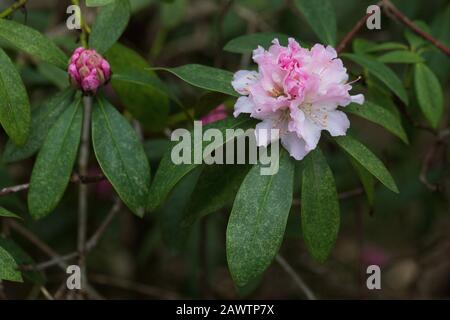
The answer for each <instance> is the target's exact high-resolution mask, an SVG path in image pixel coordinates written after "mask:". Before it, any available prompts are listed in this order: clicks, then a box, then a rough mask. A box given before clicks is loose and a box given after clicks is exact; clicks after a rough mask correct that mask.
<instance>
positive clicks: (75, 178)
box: [0, 173, 106, 197]
mask: <svg viewBox="0 0 450 320" xmlns="http://www.w3.org/2000/svg"><path fill="white" fill-rule="evenodd" d="M105 179H106V177H105V176H104V175H103V174H99V175H95V176H81V175H79V174H76V173H75V174H73V175H72V177H71V178H70V182H72V183H81V184H89V183H97V182H100V181H103V180H105ZM29 187H30V183H24V184H19V185H16V186H11V187H6V188H3V189H0V197H2V196H6V195H9V194H11V193H17V192H20V191H23V190H28V188H29Z"/></svg>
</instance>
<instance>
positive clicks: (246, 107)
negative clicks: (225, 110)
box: [233, 97, 255, 118]
mask: <svg viewBox="0 0 450 320" xmlns="http://www.w3.org/2000/svg"><path fill="white" fill-rule="evenodd" d="M254 108H255V104H254V103H253V101H252V100H251V99H250V98H249V97H240V98H239V99H237V101H236V104H235V105H234V112H233V115H234V117H235V118H236V117H237V116H238V115H239V114H241V113H252V112H253V110H254Z"/></svg>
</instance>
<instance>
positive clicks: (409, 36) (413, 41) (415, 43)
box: [405, 21, 431, 51]
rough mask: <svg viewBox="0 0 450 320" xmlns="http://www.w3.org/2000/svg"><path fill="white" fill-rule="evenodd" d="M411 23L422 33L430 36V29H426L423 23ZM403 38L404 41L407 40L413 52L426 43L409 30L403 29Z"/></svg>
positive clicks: (426, 26)
mask: <svg viewBox="0 0 450 320" xmlns="http://www.w3.org/2000/svg"><path fill="white" fill-rule="evenodd" d="M413 23H414V24H415V25H416V26H417V27H418V28H419V29H421V30H422V31H424V32H426V33H428V34H431V31H430V27H428V25H427V24H426V23H425V22H423V21H413ZM405 38H406V40H408V42H409V45H410V47H411V49H412V50H414V51H415V50H417V49H419V48H420V47H422V46H424V45H426V44H427V43H428V42H427V41H426V40H425V39H424V38H422V37H420V36H419V35H417V34H415V33H414V32H412V31H411V30H409V29H405Z"/></svg>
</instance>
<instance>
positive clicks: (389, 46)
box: [366, 42, 408, 52]
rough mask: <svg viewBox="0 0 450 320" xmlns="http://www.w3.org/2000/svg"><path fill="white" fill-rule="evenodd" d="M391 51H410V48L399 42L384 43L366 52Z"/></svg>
mask: <svg viewBox="0 0 450 320" xmlns="http://www.w3.org/2000/svg"><path fill="white" fill-rule="evenodd" d="M390 50H408V46H407V45H404V44H403V43H398V42H384V43H380V44H376V45H374V46H372V47H370V48H368V49H367V50H366V52H378V51H390Z"/></svg>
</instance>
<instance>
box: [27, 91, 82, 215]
mask: <svg viewBox="0 0 450 320" xmlns="http://www.w3.org/2000/svg"><path fill="white" fill-rule="evenodd" d="M80 102H81V99H80V98H79V99H77V100H76V101H75V102H74V103H73V104H72V105H71V106H70V107H69V108H68V109H67V110H66V111H64V113H63V114H62V115H61V117H60V118H59V119H58V120H57V121H56V123H55V124H54V125H53V127H52V128H51V129H50V131H49V133H48V135H47V138H46V139H45V141H44V145H43V146H42V148H41V151H40V152H39V154H38V156H37V159H36V163H35V164H34V168H33V173H32V175H31V181H30V189H29V191H28V207H29V210H30V214H31V216H32V217H33V218H35V219H39V218H42V217H44V216H46V215H47V214H49V213H50V212H51V211H52V210H53V209H55V207H56V206H57V205H58V203H59V201H60V200H61V198H62V196H63V195H64V192H65V190H66V188H67V185H68V183H69V180H70V176H71V174H72V169H73V166H74V163H75V159H76V156H77V151H78V145H79V143H80V135H81V125H82V118H83V109H82V107H81V106H80V104H81V103H80Z"/></svg>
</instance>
